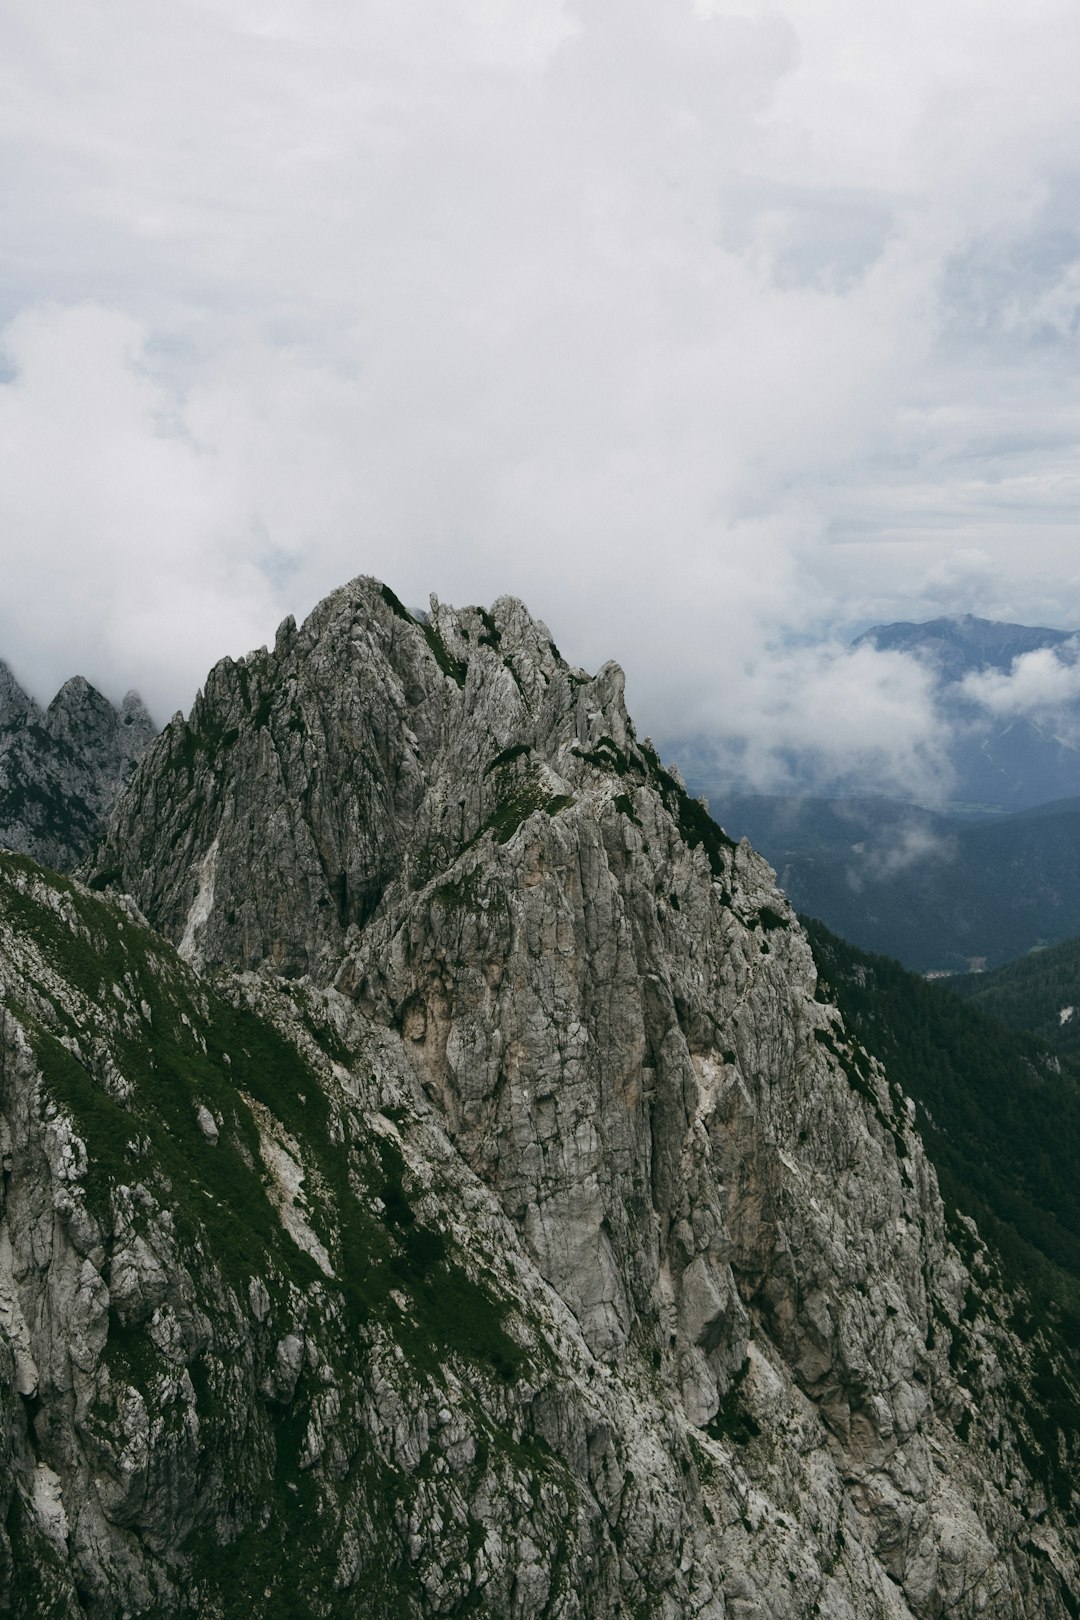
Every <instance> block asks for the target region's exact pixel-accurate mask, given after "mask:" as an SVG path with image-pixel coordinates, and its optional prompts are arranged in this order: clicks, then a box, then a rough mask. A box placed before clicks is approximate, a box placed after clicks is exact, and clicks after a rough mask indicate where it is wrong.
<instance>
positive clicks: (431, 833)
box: [93, 579, 645, 977]
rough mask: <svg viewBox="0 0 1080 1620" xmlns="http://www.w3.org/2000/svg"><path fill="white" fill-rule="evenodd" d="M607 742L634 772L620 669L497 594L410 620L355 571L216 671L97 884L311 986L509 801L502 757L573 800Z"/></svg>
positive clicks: (146, 786) (188, 932)
mask: <svg viewBox="0 0 1080 1620" xmlns="http://www.w3.org/2000/svg"><path fill="white" fill-rule="evenodd" d="M604 739H606V743H605V741H604ZM603 746H607V747H610V748H611V749H613V750H615V751H616V752H617V753H620V752H622V751H625V750H626V749H627V748H631V749H632V750H633V753H634V757H635V758H636V759H637V760H638V761H639V763H640V764H641V768H642V769H644V768H645V767H644V756H643V755H641V753H640V751H639V750H637V748H636V744H634V743H633V740H632V737H631V735H630V732H629V729H628V720H627V716H626V711H625V706H624V703H623V683H622V675H621V672H620V671H619V670H618V668H617V666H615V665H607V666H605V668H604V669H603V670H601V671H600V673H599V674H598V675H597V676H596V677H595V678H589V677H587V676H585V675H584V674H583V673H582V672H581V671H574V670H571V669H570V668H569V666H568V665H567V664H566V663H565V662H564V660H563V659H562V658H561V657H560V656H559V654H558V651H557V649H556V648H555V646H554V644H553V643H552V641H551V638H550V635H549V633H548V632H547V630H546V627H545V626H544V625H542V624H540V623H538V622H537V621H535V620H533V619H532V618H531V617H530V615H529V614H528V612H527V610H526V609H525V608H524V606H523V605H522V604H521V603H520V602H518V601H517V600H515V599H514V598H511V597H503V598H500V599H499V600H498V601H497V602H495V603H494V604H493V606H492V608H491V609H490V611H489V610H485V609H479V608H466V609H462V610H455V609H453V608H449V607H446V606H443V605H442V604H440V603H438V602H437V601H436V600H435V599H433V600H432V606H431V613H430V617H429V619H428V622H427V623H424V624H421V623H420V622H419V621H418V620H416V619H414V618H413V617H412V615H411V614H409V613H408V612H407V610H406V609H405V608H404V607H402V605H401V603H400V602H399V601H398V599H397V598H396V597H395V596H394V595H393V593H392V592H390V591H389V590H388V588H387V587H385V586H382V585H380V584H379V583H378V582H377V581H374V580H370V579H358V580H354V581H353V582H351V583H350V584H349V585H347V586H345V587H343V588H342V589H341V590H338V591H336V592H335V593H334V594H333V595H332V596H330V597H328V598H327V599H326V600H325V601H324V602H322V603H321V604H320V605H319V606H318V607H317V608H316V609H315V610H314V611H313V612H312V614H311V615H310V616H309V618H308V619H307V621H306V622H305V623H304V625H303V626H302V627H301V628H299V629H297V627H296V626H295V624H294V623H293V621H292V620H286V621H285V623H284V624H283V625H282V626H281V628H280V630H279V632H278V635H277V638H276V642H275V647H274V649H273V651H267V650H265V649H260V650H259V651H258V652H256V653H253V654H250V655H249V656H248V657H247V658H246V659H243V660H241V661H239V662H234V661H233V660H231V659H225V660H223V661H222V662H221V663H219V664H218V665H216V666H215V668H214V669H213V670H212V671H211V673H210V675H209V677H208V679H207V682H206V685H205V688H204V690H203V691H202V692H201V693H200V695H199V697H198V698H197V700H196V702H195V704H194V706H193V708H192V711H191V714H190V715H189V717H188V718H187V719H186V720H183V719H180V718H177V719H176V720H174V721H173V722H172V723H171V724H170V725H169V726H167V727H166V729H165V731H164V732H163V733H162V735H161V737H160V738H159V740H158V741H157V743H156V744H155V746H154V748H153V750H152V751H151V757H150V758H149V759H148V760H147V762H146V768H145V769H144V770H142V771H140V772H139V773H138V775H137V777H136V779H135V781H134V782H133V783H132V785H131V788H130V790H129V791H128V793H127V794H126V795H125V797H124V801H123V803H122V804H121V805H119V806H118V808H117V813H116V816H115V818H114V821H113V825H112V827H111V829H110V832H109V835H108V837H107V839H106V841H105V844H104V846H103V848H102V849H101V851H100V852H99V853H98V855H97V857H96V860H95V865H94V869H93V870H94V875H95V877H96V879H97V880H98V881H110V882H116V883H118V884H119V885H120V886H121V887H122V888H124V889H126V890H128V891H129V892H131V893H132V894H133V895H135V897H136V898H137V899H138V901H139V904H140V905H141V906H142V907H143V909H144V910H145V911H146V914H147V915H148V916H151V917H152V918H153V919H154V921H155V923H156V925H157V926H158V927H160V928H162V930H163V931H164V932H165V933H167V934H168V935H169V936H170V937H171V938H173V939H174V940H175V941H176V942H177V943H178V944H179V943H181V942H182V941H185V940H186V941H187V943H186V945H185V953H186V954H189V955H190V956H191V957H192V959H193V960H196V961H198V962H199V963H201V964H205V965H207V966H213V965H221V964H228V965H232V964H236V965H242V966H244V967H255V966H257V965H259V963H260V962H263V961H270V962H272V963H273V964H274V967H275V968H276V970H277V971H280V972H283V973H286V974H293V975H295V974H300V973H305V972H311V973H314V974H315V975H316V976H317V977H319V976H324V975H325V974H326V973H327V972H329V971H330V967H331V965H332V964H336V962H337V960H338V958H339V956H340V952H341V949H342V946H343V942H344V940H345V938H346V936H347V935H348V933H349V930H350V929H351V928H359V927H362V926H363V925H364V924H365V923H366V922H367V920H368V919H369V917H370V916H371V914H372V913H373V911H374V910H375V909H376V907H377V906H378V905H379V903H380V900H381V898H382V896H383V894H384V893H385V892H386V890H387V888H388V887H389V886H390V884H391V883H392V882H393V881H395V880H398V881H401V882H405V883H415V882H417V881H418V880H422V879H423V878H424V877H425V876H427V875H430V872H431V871H433V870H434V869H435V866H436V865H437V864H439V863H442V864H445V863H446V861H447V860H448V858H449V857H450V856H451V855H452V854H453V852H455V851H457V850H459V849H461V848H462V847H464V846H465V845H467V844H468V843H469V841H470V840H472V839H473V838H475V837H476V836H477V835H478V833H479V831H480V829H481V828H482V827H483V825H484V823H485V821H486V820H487V819H488V818H489V817H490V816H491V815H492V814H493V813H494V811H495V808H496V806H497V805H498V804H499V803H500V802H502V798H501V797H500V796H503V797H504V796H505V795H504V793H503V790H504V788H505V785H506V780H507V773H506V771H505V770H504V771H501V772H499V773H497V774H496V773H493V771H492V770H491V769H489V767H491V765H492V761H493V760H494V759H496V758H497V756H498V754H499V753H500V751H502V750H504V749H507V748H513V749H514V750H515V761H513V762H504V764H506V765H507V766H508V767H509V765H511V764H514V765H515V767H516V768H515V770H514V773H513V774H514V779H515V781H517V780H518V779H519V778H520V783H519V785H520V786H521V792H522V794H523V795H525V796H526V797H527V794H528V792H530V791H531V792H532V793H533V794H534V796H536V797H537V802H538V803H539V801H540V799H546V801H548V802H553V801H555V800H557V799H560V798H564V797H566V798H568V797H570V796H571V795H572V784H573V782H574V781H575V780H577V779H578V777H579V776H580V772H581V770H582V768H583V767H582V759H583V758H584V757H586V756H588V755H589V754H590V753H594V752H596V750H597V749H598V748H601V749H602V747H603ZM451 764H452V770H446V769H444V767H445V766H447V765H451ZM451 776H452V778H453V780H451ZM526 782H529V783H531V784H532V786H531V788H528V789H527V788H526V787H525V785H524V784H525V783H526ZM522 802H523V803H524V798H523V800H522ZM271 808H273V809H274V810H275V811H276V812H277V813H274V814H272V813H270V812H271ZM234 883H235V885H236V886H235V887H234V886H233V885H234Z"/></svg>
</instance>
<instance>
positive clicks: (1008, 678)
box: [961, 640, 1080, 730]
mask: <svg viewBox="0 0 1080 1620" xmlns="http://www.w3.org/2000/svg"><path fill="white" fill-rule="evenodd" d="M961 689H962V691H963V694H964V696H965V697H967V698H969V699H971V700H972V701H973V702H975V703H977V704H979V706H980V707H981V708H984V709H986V710H988V711H989V712H990V714H992V715H995V716H997V717H999V718H1005V719H1015V718H1018V717H1019V716H1027V717H1029V718H1032V719H1036V720H1039V719H1043V720H1045V719H1052V718H1054V717H1055V716H1060V717H1062V718H1065V711H1067V710H1068V709H1070V708H1071V707H1072V706H1074V705H1075V704H1076V703H1077V701H1078V700H1080V645H1078V644H1077V642H1076V640H1073V641H1071V642H1066V643H1064V645H1063V646H1062V647H1061V648H1054V647H1040V648H1038V649H1037V650H1036V651H1035V652H1029V653H1023V654H1022V655H1021V656H1020V657H1019V658H1015V659H1014V660H1013V663H1012V667H1011V668H1010V669H1009V670H1008V671H1007V672H1005V671H1002V670H996V669H987V670H981V671H979V672H978V673H977V674H974V675H968V676H967V677H966V678H965V680H964V681H963V683H962V688H961ZM1070 719H1071V727H1072V729H1074V730H1075V728H1076V724H1077V721H1076V716H1075V715H1073V716H1071V717H1070Z"/></svg>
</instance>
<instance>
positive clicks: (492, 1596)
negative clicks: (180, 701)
mask: <svg viewBox="0 0 1080 1620" xmlns="http://www.w3.org/2000/svg"><path fill="white" fill-rule="evenodd" d="M83 877H85V878H86V879H87V880H88V883H84V882H83V881H75V880H72V879H68V878H63V877H60V876H58V875H56V874H50V873H47V872H42V871H41V870H40V869H38V868H35V867H34V866H33V864H32V863H31V862H29V861H27V860H26V859H24V858H22V857H19V856H5V857H3V858H2V859H0V982H2V984H3V986H4V1017H3V1023H2V1026H0V1103H2V1122H3V1133H4V1135H3V1142H4V1152H5V1171H6V1173H5V1176H4V1180H3V1188H2V1192H3V1200H4V1202H3V1211H2V1223H0V1324H2V1334H0V1358H6V1359H2V1364H3V1373H4V1377H3V1384H2V1386H0V1389H2V1393H0V1401H2V1402H3V1405H2V1408H0V1409H2V1412H3V1421H2V1423H0V1447H2V1448H3V1449H0V1488H2V1489H3V1490H4V1491H5V1492H6V1499H5V1502H4V1503H2V1504H0V1505H6V1508H7V1511H6V1515H5V1518H4V1536H5V1538H6V1539H5V1540H4V1542H2V1543H0V1582H2V1583H3V1585H2V1586H0V1591H2V1592H3V1598H4V1600H6V1602H7V1603H8V1606H9V1607H10V1608H12V1609H13V1611H14V1612H15V1613H16V1614H23V1615H38V1614H42V1615H45V1614H57V1615H69V1614H71V1615H85V1616H87V1617H88V1620H89V1617H93V1620H98V1617H106V1616H108V1617H110V1620H111V1617H113V1616H117V1617H118V1616H120V1615H127V1614H139V1613H142V1614H153V1615H162V1616H172V1615H177V1616H179V1615H184V1616H189V1615H190V1616H194V1615H199V1616H200V1617H203V1616H206V1617H209V1620H217V1617H222V1620H223V1617H225V1616H239V1615H245V1616H246V1615H249V1614H251V1613H258V1614H265V1615H269V1616H276V1615H282V1616H284V1615H288V1616H297V1615H299V1616H305V1615H311V1616H335V1617H336V1616H343V1617H344V1616H359V1617H365V1620H366V1617H375V1616H378V1617H380V1620H381V1617H383V1616H387V1617H410V1620H427V1617H429V1616H432V1617H433V1616H436V1615H466V1614H471V1615H476V1616H481V1617H490V1620H495V1617H499V1620H502V1617H504V1616H514V1617H515V1620H542V1617H546V1620H628V1617H634V1620H637V1617H642V1620H643V1617H645V1616H650V1617H652V1620H677V1617H678V1620H682V1617H684V1616H697V1617H702V1620H764V1617H766V1616H780V1615H783V1616H785V1617H788V1616H790V1617H792V1620H810V1617H811V1616H819V1617H824V1620H852V1617H854V1616H859V1617H862V1616H873V1617H878V1620H886V1617H888V1620H912V1617H916V1616H917V1617H919V1620H932V1617H933V1620H936V1617H938V1616H940V1615H942V1614H943V1613H945V1612H948V1613H949V1614H950V1615H953V1616H955V1617H957V1620H968V1617H974V1616H975V1615H986V1616H989V1617H990V1620H1005V1617H1006V1616H1010V1617H1012V1616H1016V1615H1020V1614H1023V1615H1035V1614H1038V1615H1042V1616H1046V1617H1049V1620H1066V1617H1069V1616H1071V1617H1073V1620H1075V1615H1076V1613H1077V1612H1078V1608H1080V1528H1078V1522H1077V1513H1076V1508H1077V1496H1076V1491H1075V1479H1076V1474H1075V1468H1074V1463H1075V1457H1074V1447H1075V1435H1074V1434H1073V1433H1072V1431H1071V1429H1070V1423H1071V1417H1070V1414H1071V1412H1072V1407H1071V1405H1070V1404H1069V1403H1070V1401H1071V1398H1072V1386H1071V1382H1070V1380H1071V1378H1072V1372H1071V1369H1070V1366H1069V1364H1068V1360H1067V1357H1066V1356H1065V1354H1064V1352H1063V1351H1062V1350H1061V1348H1060V1346H1059V1345H1058V1344H1057V1340H1055V1338H1054V1335H1055V1334H1056V1333H1058V1332H1059V1324H1057V1323H1048V1324H1047V1326H1046V1328H1045V1330H1044V1329H1043V1328H1042V1327H1041V1325H1040V1324H1039V1323H1038V1322H1037V1321H1033V1320H1031V1313H1032V1311H1033V1310H1034V1309H1035V1308H1036V1307H1035V1305H1034V1300H1035V1296H1034V1295H1033V1294H1031V1293H1030V1292H1029V1291H1028V1290H1027V1289H1026V1288H1025V1287H1024V1285H1023V1284H1022V1283H1017V1282H1016V1280H1015V1279H1014V1278H1012V1277H1011V1276H1010V1275H1007V1274H1006V1272H1005V1271H1004V1270H1003V1269H1002V1267H1001V1265H1000V1263H999V1262H998V1260H997V1259H996V1258H995V1256H994V1253H993V1251H992V1250H991V1249H989V1248H988V1247H987V1246H986V1244H985V1243H984V1241H983V1240H982V1238H981V1237H980V1235H979V1232H978V1231H977V1230H976V1228H975V1226H974V1224H972V1223H971V1222H970V1221H967V1222H966V1223H965V1220H964V1219H963V1218H962V1216H960V1215H957V1214H954V1215H953V1216H952V1218H951V1220H950V1216H949V1213H948V1212H947V1210H946V1206H945V1204H944V1203H943V1201H942V1198H941V1195H940V1192H939V1184H938V1180H937V1176H936V1173H935V1170H934V1167H933V1165H932V1163H931V1161H930V1159H929V1158H928V1156H927V1153H926V1150H925V1148H924V1145H923V1142H922V1139H921V1137H920V1134H919V1131H918V1129H917V1124H916V1104H915V1103H913V1102H912V1101H911V1100H910V1099H908V1098H907V1097H906V1096H905V1095H904V1093H903V1092H902V1091H901V1089H900V1088H899V1086H898V1085H897V1084H896V1083H895V1081H893V1080H891V1079H890V1078H888V1077H887V1075H886V1073H885V1071H884V1070H883V1069H882V1067H881V1064H880V1063H879V1062H878V1061H877V1059H876V1058H875V1057H873V1056H871V1055H870V1051H868V1050H867V1048H866V1047H865V1046H864V1044H863V1042H862V1039H861V1037H860V1035H859V1033H858V1031H857V1029H856V1028H855V1026H854V1024H849V1023H848V1022H847V1021H846V1020H845V1018H844V1016H843V1015H842V1013H841V1012H840V1011H839V1010H838V1009H837V1008H836V1006H835V1005H834V1004H833V1002H832V1000H831V998H830V994H829V991H828V989H827V988H826V984H825V978H827V975H825V976H823V975H820V974H819V972H818V969H817V967H816V965H815V961H814V957H813V954H812V951H811V947H810V944H809V942H808V940H807V937H806V935H805V934H804V932H803V930H802V929H801V927H800V926H799V924H798V922H797V919H796V918H795V916H794V914H793V913H792V911H791V909H790V907H789V905H788V903H787V901H786V900H785V899H784V897H783V895H782V894H780V893H779V891H778V890H777V889H776V887H775V885H774V882H773V878H772V874H771V872H770V870H769V868H768V867H767V866H766V865H765V864H764V862H763V861H762V860H761V859H760V858H759V857H758V856H756V855H755V854H754V853H753V851H752V850H751V849H750V847H749V846H748V845H746V844H741V845H736V844H734V843H733V842H732V841H731V840H730V839H729V838H728V837H727V836H726V835H725V834H724V833H723V832H722V831H721V830H720V828H719V827H717V826H716V825H715V823H713V822H712V821H711V820H710V818H709V817H708V816H707V814H706V813H705V811H704V809H703V807H702V806H701V805H700V804H698V803H697V802H696V801H694V800H693V799H691V798H690V797H689V796H688V795H687V793H686V791H685V789H684V787H683V786H682V784H681V782H680V780H679V778H678V776H677V775H675V774H674V773H672V772H671V771H669V770H666V769H665V768H664V766H663V765H662V764H661V762H660V760H659V758H658V757H657V756H656V754H655V753H654V752H653V750H652V749H651V747H650V746H649V745H648V744H647V743H644V742H640V741H639V740H638V739H637V737H636V735H635V732H634V728H633V725H632V723H631V721H630V719H629V717H628V715H627V713H626V710H625V706H624V702H623V682H622V675H621V672H620V671H619V669H618V667H617V666H616V665H614V664H607V665H605V666H604V667H603V668H602V669H601V670H600V671H599V672H598V674H596V675H595V676H591V675H589V674H587V673H586V672H584V671H581V670H576V669H572V668H570V667H569V666H568V665H567V664H566V663H565V661H564V660H563V659H562V658H561V657H560V655H559V653H558V651H557V649H556V648H555V646H554V644H553V642H552V640H551V637H550V635H549V633H548V631H547V630H546V628H545V627H544V626H543V625H542V624H540V623H538V622H537V621H535V620H533V619H532V618H531V617H530V616H529V615H528V613H527V612H526V610H525V609H524V607H523V606H522V605H521V604H520V603H518V602H516V601H514V600H513V599H510V598H503V599H500V600H499V601H497V602H496V603H494V604H493V606H492V607H491V609H490V610H489V611H488V610H482V609H478V608H466V609H461V610H454V609H451V608H448V607H446V606H443V605H440V604H439V603H437V602H435V601H433V603H432V611H431V614H430V617H429V619H428V620H427V621H426V622H423V623H421V622H420V621H419V620H418V619H416V618H415V617H414V616H413V615H411V614H410V613H408V612H407V610H406V609H405V608H403V607H402V605H401V603H400V602H399V601H398V600H397V598H396V597H394V595H393V594H392V593H391V592H390V591H389V590H388V589H387V588H386V587H384V586H380V585H379V584H378V583H377V582H375V581H370V580H356V581H353V582H352V583H351V584H350V585H348V586H346V587H344V588H343V589H342V590H340V591H338V592H336V593H334V595H333V596H331V597H329V598H328V599H327V600H326V601H325V602H324V603H322V604H320V606H319V607H318V608H316V610H315V612H314V613H313V614H312V615H311V616H310V617H309V619H308V620H307V621H306V622H305V624H304V625H303V626H301V627H299V628H298V627H297V626H296V625H295V624H293V623H292V622H291V621H286V623H285V624H284V625H283V626H282V628H281V630H280V631H279V633H278V637H277V642H276V645H275V647H274V649H273V650H272V651H269V650H263V651H261V652H259V653H257V654H255V655H253V656H251V657H249V658H247V659H245V660H242V661H239V662H234V661H231V660H225V661H224V662H223V663H221V664H219V665H218V666H217V667H216V668H215V669H214V670H213V671H212V672H211V674H210V676H209V677H208V679H207V682H206V686H205V688H204V691H203V693H202V694H201V695H200V697H199V699H198V700H197V702H196V704H195V706H194V708H193V710H192V713H191V715H190V717H189V718H188V719H187V720H184V719H182V718H180V717H178V718H177V719H175V720H174V721H173V722H172V723H171V724H170V725H169V726H167V727H166V728H165V730H164V731H163V732H162V734H161V735H160V737H158V738H157V739H156V740H155V742H154V743H153V744H152V745H151V747H150V748H149V750H148V751H147V752H146V754H145V755H144V756H143V758H142V760H141V761H140V762H139V764H138V766H137V767H136V769H135V772H134V773H133V775H132V777H131V780H130V781H129V782H128V784H127V786H126V787H125V789H124V790H123V792H122V793H121V796H120V798H119V800H118V802H117V804H116V807H115V810H114V812H113V815H112V819H111V822H110V826H109V829H108V833H107V836H106V838H105V839H104V841H103V843H102V845H101V846H100V848H99V849H98V851H97V852H96V853H95V855H94V856H93V858H92V860H91V861H90V862H88V863H87V865H86V866H85V868H84V870H83ZM1048 1381H1049V1382H1050V1385H1051V1388H1050V1390H1049V1393H1048V1392H1047V1389H1046V1388H1045V1386H1046V1385H1047V1382H1048Z"/></svg>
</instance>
